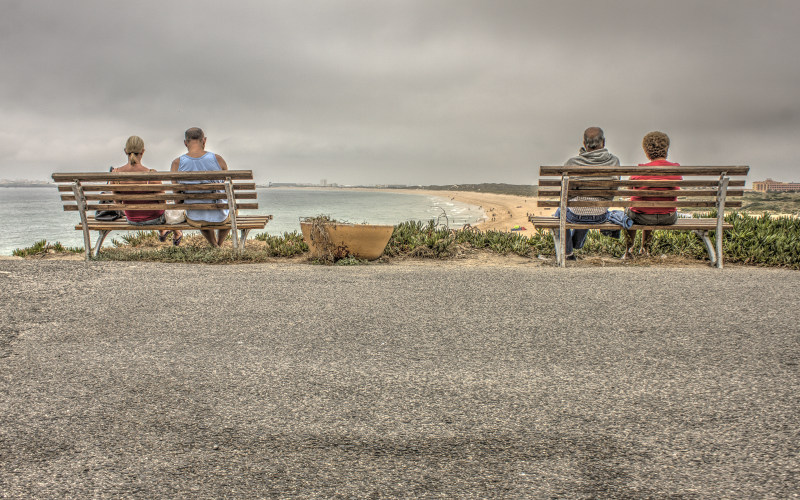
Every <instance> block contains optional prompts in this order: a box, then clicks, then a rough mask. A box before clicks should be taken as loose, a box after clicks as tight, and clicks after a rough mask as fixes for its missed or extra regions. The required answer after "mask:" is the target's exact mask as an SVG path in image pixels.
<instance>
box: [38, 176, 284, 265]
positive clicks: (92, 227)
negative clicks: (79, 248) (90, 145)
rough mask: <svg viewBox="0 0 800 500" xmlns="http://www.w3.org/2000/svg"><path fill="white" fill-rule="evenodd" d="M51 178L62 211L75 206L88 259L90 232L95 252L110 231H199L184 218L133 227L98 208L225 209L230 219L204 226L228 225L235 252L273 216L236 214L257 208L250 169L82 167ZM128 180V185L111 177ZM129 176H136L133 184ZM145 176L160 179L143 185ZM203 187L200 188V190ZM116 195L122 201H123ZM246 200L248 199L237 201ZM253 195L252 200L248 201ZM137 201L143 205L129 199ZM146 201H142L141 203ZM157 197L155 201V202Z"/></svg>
mask: <svg viewBox="0 0 800 500" xmlns="http://www.w3.org/2000/svg"><path fill="white" fill-rule="evenodd" d="M52 177H53V181H55V182H56V183H57V184H58V190H59V192H60V193H61V200H62V201H63V202H64V210H66V211H76V212H78V213H79V215H80V219H81V221H80V224H78V225H77V226H75V229H78V230H81V231H83V241H84V249H85V252H86V260H89V259H90V258H91V255H92V245H91V238H90V236H89V235H90V233H89V232H90V231H98V232H99V235H98V238H97V242H96V244H95V248H94V255H95V256H97V255H98V254H99V253H100V247H101V246H102V244H103V240H105V238H106V236H108V234H109V233H110V232H111V231H142V230H145V231H149V230H160V229H166V230H175V229H180V230H197V229H198V228H197V227H194V226H191V225H189V224H188V223H186V222H182V223H179V224H158V225H147V226H136V225H132V224H129V223H128V221H127V220H126V219H125V217H122V218H121V219H117V220H115V221H110V222H107V221H99V220H95V218H94V215H93V212H94V211H96V210H119V211H122V210H181V209H183V208H189V207H190V208H191V209H193V210H211V209H221V208H227V209H231V210H230V220H229V222H227V223H223V224H218V225H214V226H204V227H203V229H214V230H216V229H230V230H231V238H232V239H233V248H234V251H237V252H238V251H241V250H243V249H244V245H245V242H246V241H247V234H248V233H249V232H250V231H251V230H253V229H264V227H265V226H266V224H267V222H269V221H270V220H272V216H271V215H240V214H238V213H237V212H238V210H255V209H257V208H258V202H257V201H256V200H257V198H258V196H257V193H256V186H255V183H254V182H253V171H252V170H221V171H213V172H105V173H103V172H81V173H55V174H53V176H52ZM119 181H126V182H129V183H126V184H115V182H119ZM131 181H136V183H133V182H131ZM145 181H161V182H162V184H147V183H146V182H145ZM192 181H193V182H203V183H202V184H182V183H181V182H192ZM198 191H201V192H198ZM192 199H194V200H218V201H217V202H216V203H193V204H191V205H188V204H184V203H183V202H184V200H192ZM120 200H125V202H126V203H125V204H122V203H121V201H120ZM240 200H246V201H240ZM250 200H252V201H250ZM136 201H141V202H143V203H141V204H135V203H131V202H136ZM144 202H146V203H144ZM153 202H157V203H153Z"/></svg>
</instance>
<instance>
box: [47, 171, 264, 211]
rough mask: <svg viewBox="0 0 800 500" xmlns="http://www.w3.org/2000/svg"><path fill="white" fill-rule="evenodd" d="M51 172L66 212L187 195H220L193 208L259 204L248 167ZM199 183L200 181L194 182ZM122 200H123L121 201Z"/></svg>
mask: <svg viewBox="0 0 800 500" xmlns="http://www.w3.org/2000/svg"><path fill="white" fill-rule="evenodd" d="M52 177H53V181H55V182H56V183H57V184H58V190H59V192H60V193H61V200H62V201H63V202H64V210H66V211H84V212H86V211H92V210H167V209H170V208H178V207H175V206H174V205H168V204H167V203H176V202H181V201H184V200H192V199H194V200H219V203H214V204H211V203H197V204H192V205H191V208H192V209H193V210H211V209H219V208H232V207H231V205H233V206H234V207H235V208H237V209H257V208H258V202H257V201H256V200H257V198H258V196H257V193H256V186H255V183H254V182H253V171H252V170H221V171H214V172H81V173H55V174H53V176H52ZM120 181H124V182H125V184H117V182H120ZM145 181H161V184H147V183H145ZM180 182H192V183H193V184H181V183H180ZM198 182H204V183H202V184H198ZM229 191H230V194H231V195H232V197H233V202H232V203H229V202H228V196H229ZM122 200H124V201H125V202H126V203H125V204H122V203H121V201H122ZM240 200H248V201H245V202H242V201H240ZM250 200H252V201H250ZM137 201H142V202H147V203H142V204H140V205H138V204H136V203H135V202H137ZM153 202H156V203H153ZM181 208H182V207H181Z"/></svg>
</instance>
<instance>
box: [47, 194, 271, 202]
mask: <svg viewBox="0 0 800 500" xmlns="http://www.w3.org/2000/svg"><path fill="white" fill-rule="evenodd" d="M235 197H236V199H237V200H256V199H258V193H248V192H245V193H237V194H236V195H235ZM120 198H122V199H124V200H125V201H180V200H226V199H228V195H227V194H225V193H187V194H152V193H142V194H136V193H118V194H87V195H86V200H87V201H116V200H119V199H120ZM61 199H62V200H63V201H75V195H69V194H63V195H61Z"/></svg>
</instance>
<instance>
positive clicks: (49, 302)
mask: <svg viewBox="0 0 800 500" xmlns="http://www.w3.org/2000/svg"><path fill="white" fill-rule="evenodd" d="M798 289H800V273H798V272H792V271H784V270H774V269H758V268H743V267H729V268H726V269H725V270H723V271H718V270H714V269H710V268H709V269H705V268H702V269H701V268H676V267H672V266H656V267H652V268H626V267H614V268H593V267H584V268H567V269H558V268H553V267H542V266H533V265H528V266H526V265H509V266H465V265H457V264H448V263H441V264H420V263H405V264H392V265H371V266H355V267H323V266H312V265H299V264H263V265H236V266H202V265H175V264H154V263H118V262H110V263H92V264H89V265H87V264H84V263H83V262H75V261H68V262H64V261H55V262H50V261H0V293H1V294H2V313H0V497H8V498H24V497H36V498H61V497H70V498H76V497H99V498H106V497H126V498H221V497H226V498H251V497H260V498H263V497H279V498H287V497H303V498H330V497H341V498H351V497H354V498H387V497H441V498H484V497H500V498H542V497H545V498H546V497H570V498H596V497H618V498H643V497H658V498H661V497H677V498H722V497H725V498H770V497H771V498H791V497H797V496H798V492H800V436H799V435H798V433H799V432H800V430H799V429H800V392H798V390H799V389H800V368H798V363H799V362H800V333H799V330H800V327H798V321H799V320H800V299H798Z"/></svg>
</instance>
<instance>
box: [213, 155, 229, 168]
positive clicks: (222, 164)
mask: <svg viewBox="0 0 800 500" xmlns="http://www.w3.org/2000/svg"><path fill="white" fill-rule="evenodd" d="M214 156H216V157H217V163H219V168H221V169H222V170H228V164H227V163H225V160H223V159H222V157H221V156H220V155H218V154H214Z"/></svg>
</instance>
